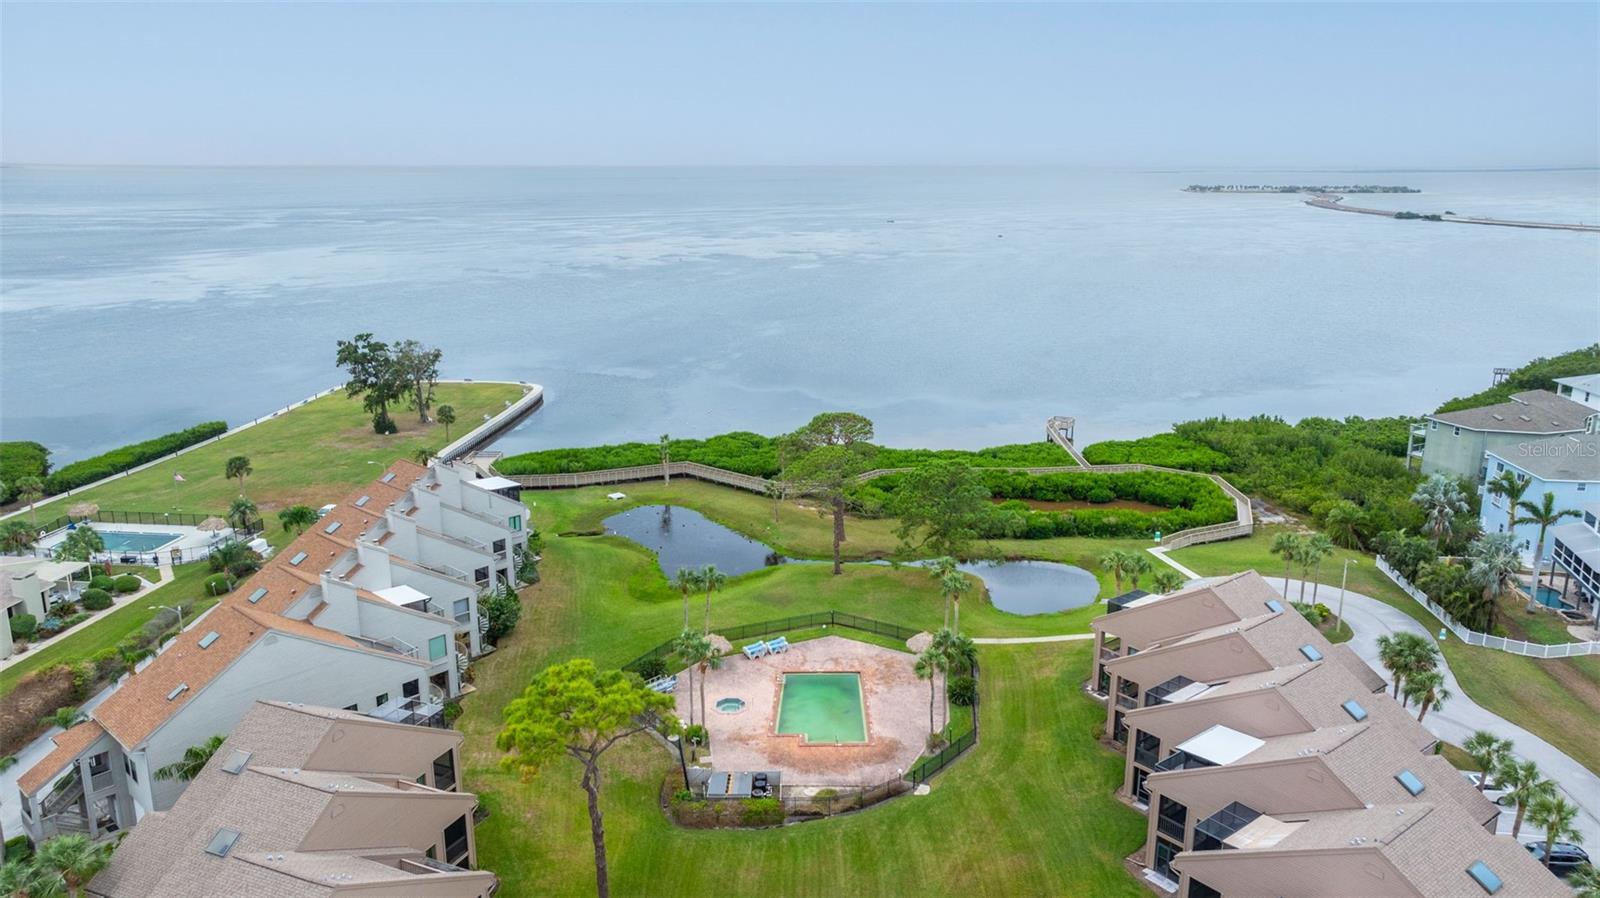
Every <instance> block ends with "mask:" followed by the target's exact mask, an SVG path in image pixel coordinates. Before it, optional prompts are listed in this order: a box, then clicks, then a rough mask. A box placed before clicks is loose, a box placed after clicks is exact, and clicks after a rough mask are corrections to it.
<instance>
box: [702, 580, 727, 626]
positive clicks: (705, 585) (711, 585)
mask: <svg viewBox="0 0 1600 898" xmlns="http://www.w3.org/2000/svg"><path fill="white" fill-rule="evenodd" d="M727 583H728V575H727V574H724V573H723V572H721V571H719V570H717V566H716V565H714V564H708V565H706V566H705V567H703V568H701V569H700V588H701V589H703V590H705V591H706V635H707V636H709V635H711V594H712V593H714V592H716V591H717V590H719V589H721V588H722V587H723V586H725V585H727Z"/></svg>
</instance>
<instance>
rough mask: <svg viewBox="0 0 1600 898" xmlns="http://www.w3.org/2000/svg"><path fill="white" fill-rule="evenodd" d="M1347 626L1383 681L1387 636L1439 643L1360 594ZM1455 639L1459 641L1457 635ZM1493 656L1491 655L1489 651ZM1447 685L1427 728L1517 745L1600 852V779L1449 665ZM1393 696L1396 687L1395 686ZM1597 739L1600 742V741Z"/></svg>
mask: <svg viewBox="0 0 1600 898" xmlns="http://www.w3.org/2000/svg"><path fill="white" fill-rule="evenodd" d="M1267 582H1268V583H1271V584H1272V587H1273V589H1275V590H1277V591H1279V592H1282V591H1283V578H1282V577H1278V578H1272V577H1268V578H1267ZM1299 591H1300V581H1299V580H1294V579H1291V580H1290V581H1289V594H1290V597H1291V598H1298V596H1299ZM1306 597H1307V599H1309V598H1310V597H1311V585H1310V584H1307V585H1306ZM1338 598H1339V589H1338V587H1332V588H1330V587H1329V586H1327V585H1326V584H1324V585H1323V586H1322V588H1321V590H1320V591H1319V593H1318V595H1317V599H1318V601H1320V602H1322V603H1323V604H1324V605H1327V606H1328V607H1329V608H1335V609H1337V605H1338ZM1344 614H1345V620H1346V621H1347V622H1348V623H1349V624H1350V630H1351V632H1352V633H1354V634H1355V635H1354V636H1353V637H1352V638H1351V640H1350V647H1351V648H1352V649H1355V651H1356V654H1358V655H1360V656H1361V658H1362V660H1364V661H1366V662H1367V663H1368V664H1369V665H1371V666H1372V669H1373V670H1375V671H1377V672H1378V673H1379V674H1381V675H1383V676H1384V678H1385V680H1386V681H1387V680H1388V674H1387V671H1385V670H1384V669H1383V665H1382V664H1379V663H1378V637H1380V636H1382V635H1384V634H1385V633H1399V632H1402V631H1409V632H1412V633H1421V634H1423V635H1424V636H1428V637H1430V638H1434V639H1437V637H1438V632H1439V631H1438V629H1437V628H1436V629H1435V630H1434V631H1433V632H1431V633H1430V632H1428V630H1427V629H1425V628H1424V627H1423V626H1422V625H1421V624H1419V623H1417V621H1416V619H1414V618H1413V617H1411V615H1409V614H1406V613H1405V612H1404V611H1400V610H1399V609H1397V608H1393V607H1391V606H1389V605H1386V604H1384V603H1383V602H1380V601H1378V600H1377V599H1374V598H1372V597H1370V596H1365V595H1362V594H1360V593H1356V592H1346V593H1345V598H1344ZM1449 638H1451V639H1455V636H1454V635H1451V636H1450V637H1449ZM1485 651H1488V650H1485ZM1442 669H1443V671H1444V676H1445V681H1446V683H1447V684H1448V688H1449V689H1450V692H1451V698H1450V700H1449V701H1447V702H1445V704H1444V707H1443V708H1441V709H1439V710H1437V711H1429V712H1428V716H1427V717H1426V718H1424V719H1423V721H1422V725H1423V726H1425V727H1427V728H1428V730H1429V731H1430V732H1432V733H1433V734H1434V735H1436V736H1438V737H1439V738H1440V739H1443V740H1445V741H1446V742H1451V743H1454V744H1456V745H1460V744H1461V743H1462V742H1465V741H1466V739H1467V737H1468V736H1471V735H1472V733H1473V732H1474V731H1475V730H1488V731H1489V732H1491V733H1494V734H1495V735H1497V736H1499V737H1501V738H1503V739H1510V740H1511V741H1512V742H1514V743H1516V747H1515V749H1514V752H1513V753H1514V754H1516V755H1517V756H1518V757H1520V758H1524V759H1527V760H1531V761H1534V762H1535V763H1537V764H1538V765H1539V769H1540V770H1541V771H1543V772H1544V775H1545V776H1547V777H1549V778H1550V779H1553V780H1555V781H1556V783H1557V784H1558V785H1559V786H1560V787H1561V790H1562V791H1563V792H1565V793H1566V795H1567V798H1568V799H1569V800H1571V801H1572V802H1573V803H1574V804H1576V805H1578V807H1579V808H1581V809H1582V810H1581V812H1580V813H1579V815H1578V821H1577V825H1578V830H1579V831H1580V832H1582V833H1583V842H1584V844H1585V845H1586V846H1588V848H1589V850H1590V852H1591V853H1593V852H1594V851H1596V850H1597V849H1600V776H1597V775H1596V774H1595V772H1594V771H1592V770H1589V769H1588V768H1586V767H1584V766H1583V765H1582V764H1579V763H1578V762H1577V761H1574V760H1573V759H1572V758H1570V757H1568V756H1567V755H1566V754H1565V753H1563V752H1562V751H1561V750H1560V749H1558V748H1556V747H1555V746H1553V745H1551V744H1550V743H1548V742H1546V741H1544V740H1543V739H1540V738H1539V737H1538V736H1535V735H1534V734H1532V733H1530V732H1528V731H1527V730H1525V729H1523V728H1522V727H1519V726H1517V725H1516V724H1514V723H1512V722H1510V721H1508V720H1506V719H1505V718H1503V717H1500V716H1499V715H1496V714H1493V713H1491V712H1489V711H1487V710H1485V709H1484V708H1483V707H1482V706H1481V705H1479V704H1477V703H1476V702H1474V701H1473V700H1472V699H1471V698H1469V697H1468V696H1467V693H1466V691H1465V690H1463V689H1462V688H1461V684H1460V683H1458V682H1456V677H1455V674H1454V673H1452V672H1451V671H1450V668H1449V665H1443V667H1442ZM1390 684H1391V685H1390V688H1391V690H1392V688H1393V684H1392V681H1390ZM1596 738H1600V736H1597V737H1596ZM1510 817H1511V815H1510V814H1505V815H1503V816H1502V818H1501V824H1502V831H1503V832H1507V833H1509V832H1510V831H1511V823H1510ZM1529 831H1530V830H1529V828H1528V826H1527V825H1526V824H1524V825H1523V828H1522V840H1523V841H1529V839H1528V833H1529Z"/></svg>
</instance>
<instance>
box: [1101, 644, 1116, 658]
mask: <svg viewBox="0 0 1600 898" xmlns="http://www.w3.org/2000/svg"><path fill="white" fill-rule="evenodd" d="M1118 657H1121V652H1120V650H1118V649H1114V648H1107V647H1105V646H1102V647H1101V648H1100V660H1101V661H1110V660H1111V659H1112V658H1118Z"/></svg>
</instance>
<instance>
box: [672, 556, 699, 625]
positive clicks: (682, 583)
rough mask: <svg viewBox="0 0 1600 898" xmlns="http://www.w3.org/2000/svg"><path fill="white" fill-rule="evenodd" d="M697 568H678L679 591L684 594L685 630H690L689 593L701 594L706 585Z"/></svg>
mask: <svg viewBox="0 0 1600 898" xmlns="http://www.w3.org/2000/svg"><path fill="white" fill-rule="evenodd" d="M701 576H702V575H701V573H700V569H699V568H697V567H680V568H678V589H679V590H681V591H682V592H683V628H684V629H685V630H687V629H689V593H691V592H699V591H700V589H701V587H702V586H703V585H704V584H703V581H702V580H701Z"/></svg>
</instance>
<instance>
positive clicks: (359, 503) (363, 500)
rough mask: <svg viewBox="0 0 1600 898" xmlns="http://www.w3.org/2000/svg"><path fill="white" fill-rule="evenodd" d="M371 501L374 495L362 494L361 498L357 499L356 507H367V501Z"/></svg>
mask: <svg viewBox="0 0 1600 898" xmlns="http://www.w3.org/2000/svg"><path fill="white" fill-rule="evenodd" d="M371 501H372V497H371V496H362V497H361V498H359V499H357V500H356V507H357V508H365V507H366V506H367V503H368V502H371Z"/></svg>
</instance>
